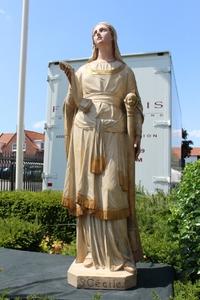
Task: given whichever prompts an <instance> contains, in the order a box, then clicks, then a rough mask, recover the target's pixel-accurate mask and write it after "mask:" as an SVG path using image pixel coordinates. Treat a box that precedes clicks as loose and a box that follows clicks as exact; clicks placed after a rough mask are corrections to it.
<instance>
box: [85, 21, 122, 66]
mask: <svg viewBox="0 0 200 300" xmlns="http://www.w3.org/2000/svg"><path fill="white" fill-rule="evenodd" d="M100 24H102V25H105V26H106V27H108V28H109V30H110V32H111V35H112V37H113V41H112V49H113V56H114V58H115V59H116V60H119V61H121V62H122V63H124V61H123V59H122V56H121V53H120V51H119V47H118V44H117V32H116V30H115V28H114V27H113V26H112V25H111V24H109V23H107V22H100V23H98V24H97V25H100ZM97 25H96V26H97ZM96 26H95V27H96ZM95 27H94V28H95ZM93 33H94V29H93V30H92V43H93V49H92V56H91V57H90V58H89V60H88V62H91V61H93V60H96V59H97V57H98V48H97V47H96V46H95V43H94V38H93Z"/></svg>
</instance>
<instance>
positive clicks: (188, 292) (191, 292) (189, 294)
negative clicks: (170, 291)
mask: <svg viewBox="0 0 200 300" xmlns="http://www.w3.org/2000/svg"><path fill="white" fill-rule="evenodd" d="M172 299H173V300H199V299H200V281H197V282H195V283H193V284H192V283H191V282H190V281H188V282H181V281H175V283H174V297H173V298H172Z"/></svg>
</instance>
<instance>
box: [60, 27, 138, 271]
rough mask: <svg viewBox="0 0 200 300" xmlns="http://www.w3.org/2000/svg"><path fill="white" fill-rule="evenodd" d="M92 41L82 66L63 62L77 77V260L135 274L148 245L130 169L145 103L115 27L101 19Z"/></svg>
mask: <svg viewBox="0 0 200 300" xmlns="http://www.w3.org/2000/svg"><path fill="white" fill-rule="evenodd" d="M92 41H93V53H92V57H91V58H90V59H89V61H88V62H87V63H86V64H84V65H83V66H81V67H80V68H79V69H78V71H77V72H76V73H74V72H73V69H72V68H71V67H70V66H69V65H68V64H65V63H60V68H61V69H62V70H63V71H64V72H65V73H66V75H67V77H68V79H69V82H70V87H69V90H68V95H67V97H66V99H65V102H64V119H65V135H66V150H67V158H68V161H67V170H66V178H65V185H64V191H63V199H62V204H63V205H64V206H65V207H67V208H68V209H69V211H70V212H71V213H72V214H73V215H75V216H76V217H77V257H76V263H83V265H84V266H85V267H86V268H90V267H91V266H95V268H96V269H101V268H102V269H109V270H111V271H118V270H126V271H128V272H130V273H135V270H136V269H135V262H136V261H138V260H139V259H140V258H141V257H142V249H141V244H140V238H139V233H138V228H137V222H136V220H135V218H136V216H135V213H134V212H132V211H131V210H132V209H134V204H133V203H134V199H130V195H133V193H131V191H130V190H131V189H132V186H131V184H130V182H131V180H130V176H131V172H129V170H128V168H129V161H131V160H132V161H133V160H134V159H135V158H137V157H138V155H139V152H140V139H141V132H142V122H143V114H142V104H141V100H140V96H139V93H138V90H137V86H136V81H135V76H134V73H133V71H132V70H131V69H130V68H129V67H128V66H127V65H126V64H125V63H124V62H123V59H122V57H121V55H120V52H119V49H118V45H117V35H116V31H115V29H114V28H113V26H111V25H110V24H108V23H105V22H102V23H99V24H98V25H96V26H95V28H94V30H93V32H92ZM126 104H128V106H129V108H130V112H131V109H132V108H133V109H134V113H133V114H131V113H130V114H129V117H130V116H131V117H134V120H133V121H134V122H133V124H135V125H134V126H135V128H133V134H134V140H133V144H132V145H131V147H132V148H134V149H135V157H132V158H131V157H130V153H129V150H128V143H129V139H128V133H127V122H129V121H127V120H129V119H130V118H129V119H128V118H127V110H126ZM130 124H131V123H130ZM130 124H129V126H130ZM130 132H131V131H129V134H131V133H130ZM133 196H134V195H133ZM130 201H133V203H130ZM130 224H131V225H130Z"/></svg>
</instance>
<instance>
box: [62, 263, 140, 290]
mask: <svg viewBox="0 0 200 300" xmlns="http://www.w3.org/2000/svg"><path fill="white" fill-rule="evenodd" d="M67 277H68V283H69V284H71V285H73V286H74V287H76V288H79V289H98V290H102V289H106V290H111V289H112V290H113V289H114V290H126V289H130V288H132V287H135V286H136V279H137V275H136V274H131V273H129V272H127V271H116V272H111V271H109V270H103V269H99V270H98V269H95V268H94V267H91V268H85V267H84V266H83V264H82V263H75V261H74V262H73V263H72V264H71V266H70V268H69V270H68V273H67Z"/></svg>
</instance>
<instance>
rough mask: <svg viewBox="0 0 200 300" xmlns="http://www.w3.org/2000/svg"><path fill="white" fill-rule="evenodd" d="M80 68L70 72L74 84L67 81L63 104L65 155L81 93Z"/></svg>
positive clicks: (67, 150)
mask: <svg viewBox="0 0 200 300" xmlns="http://www.w3.org/2000/svg"><path fill="white" fill-rule="evenodd" d="M81 69H82V68H79V69H78V71H77V72H76V73H75V74H72V75H73V79H74V82H75V84H73V85H72V84H70V83H69V86H68V91H67V95H66V97H65V99H64V104H63V118H64V138H65V148H66V156H67V157H68V152H69V145H70V136H71V129H72V125H73V120H74V117H75V114H76V112H77V110H78V105H77V103H78V102H79V101H80V99H77V97H78V98H80V97H81V96H80V94H81V93H82V84H81Z"/></svg>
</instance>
